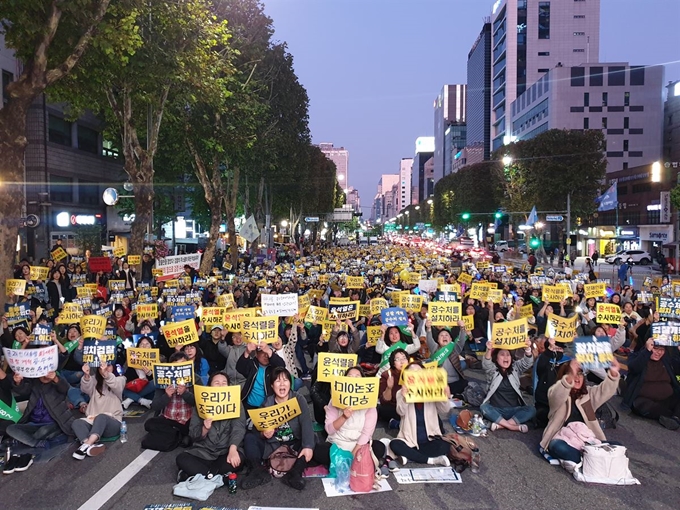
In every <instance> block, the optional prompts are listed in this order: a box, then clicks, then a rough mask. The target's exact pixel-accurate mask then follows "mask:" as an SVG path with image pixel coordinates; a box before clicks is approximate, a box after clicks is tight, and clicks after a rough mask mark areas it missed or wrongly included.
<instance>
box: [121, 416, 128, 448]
mask: <svg viewBox="0 0 680 510" xmlns="http://www.w3.org/2000/svg"><path fill="white" fill-rule="evenodd" d="M127 440H128V437H127V423H125V422H124V421H122V422H121V423H120V442H121V443H127Z"/></svg>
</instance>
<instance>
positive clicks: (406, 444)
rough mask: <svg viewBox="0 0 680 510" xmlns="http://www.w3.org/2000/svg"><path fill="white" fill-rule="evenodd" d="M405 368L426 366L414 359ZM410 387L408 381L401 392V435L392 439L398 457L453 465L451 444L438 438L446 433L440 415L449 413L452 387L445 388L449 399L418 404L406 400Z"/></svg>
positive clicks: (398, 393)
mask: <svg viewBox="0 0 680 510" xmlns="http://www.w3.org/2000/svg"><path fill="white" fill-rule="evenodd" d="M404 370H423V365H422V363H421V362H420V361H414V362H411V363H410V364H409V365H408V366H407V367H406V368H405V369H404ZM406 389H407V386H406V382H404V383H403V385H402V388H401V389H400V390H399V391H397V396H396V399H397V413H399V416H401V423H400V426H399V434H398V435H397V438H396V439H393V440H392V441H390V449H391V450H392V452H393V453H394V454H395V455H396V456H398V458H399V460H400V461H401V464H402V465H405V464H406V463H407V462H408V461H409V460H410V461H413V462H417V463H418V464H430V465H435V466H446V467H448V466H450V465H451V463H450V461H449V459H448V457H447V454H448V452H449V449H450V448H451V445H450V444H449V443H447V442H446V441H444V440H443V439H438V438H439V437H441V436H442V431H441V428H440V421H439V416H438V414H439V413H441V414H444V413H448V412H449V410H450V405H449V401H448V398H449V397H450V396H451V394H450V392H449V387H448V386H445V387H444V392H445V393H446V397H447V399H446V401H441V402H424V403H416V404H408V403H406V400H405V397H404V392H405V390H406Z"/></svg>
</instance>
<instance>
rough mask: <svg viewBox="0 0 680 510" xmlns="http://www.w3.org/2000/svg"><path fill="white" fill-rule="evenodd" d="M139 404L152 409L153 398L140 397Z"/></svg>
mask: <svg viewBox="0 0 680 510" xmlns="http://www.w3.org/2000/svg"><path fill="white" fill-rule="evenodd" d="M138 404H139V405H140V406H144V407H146V408H147V409H151V400H149V399H148V398H140V399H139V402H138Z"/></svg>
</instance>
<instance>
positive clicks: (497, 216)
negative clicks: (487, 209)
mask: <svg viewBox="0 0 680 510" xmlns="http://www.w3.org/2000/svg"><path fill="white" fill-rule="evenodd" d="M494 216H495V217H496V219H497V220H500V219H501V217H502V216H503V213H502V212H500V211H499V212H497V213H496V214H495V215H494Z"/></svg>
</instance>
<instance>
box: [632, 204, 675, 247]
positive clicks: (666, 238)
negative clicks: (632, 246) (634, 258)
mask: <svg viewBox="0 0 680 510" xmlns="http://www.w3.org/2000/svg"><path fill="white" fill-rule="evenodd" d="M662 214H663V211H662ZM673 240H674V239H673V225H654V226H641V227H640V241H651V242H653V243H662V244H668V243H672V242H673Z"/></svg>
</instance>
